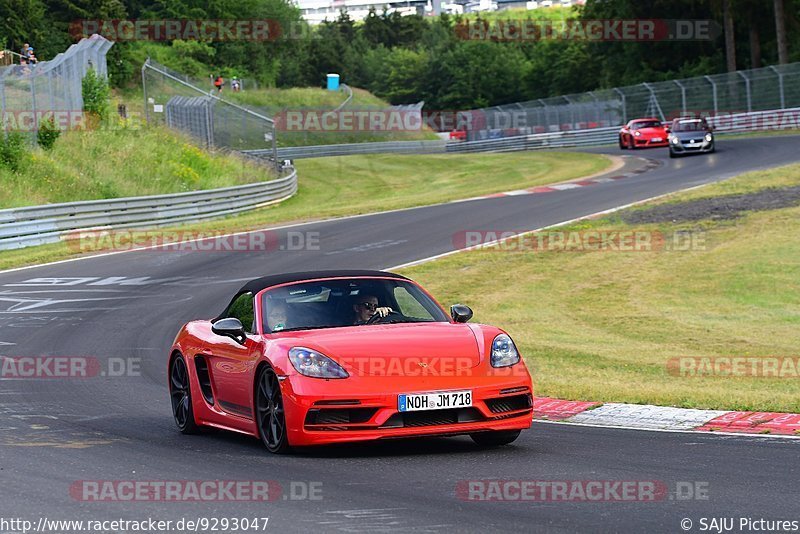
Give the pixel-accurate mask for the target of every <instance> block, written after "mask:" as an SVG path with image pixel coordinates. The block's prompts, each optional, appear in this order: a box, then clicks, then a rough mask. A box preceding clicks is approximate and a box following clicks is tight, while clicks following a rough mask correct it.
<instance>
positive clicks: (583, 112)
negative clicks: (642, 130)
mask: <svg viewBox="0 0 800 534" xmlns="http://www.w3.org/2000/svg"><path fill="white" fill-rule="evenodd" d="M797 107H800V63H792V64H788V65H780V66H772V67H765V68H761V69H752V70H743V71H737V72H733V73H726V74H715V75H712V76H698V77H695V78H687V79H682V80H670V81H666V82H654V83H641V84H638V85H631V86H627V87H616V88H613V89H603V90H598V91H589V92H588V93H580V94H572V95H563V96H558V97H553V98H543V99H539V100H532V101H528V102H518V103H515V104H508V105H504V106H495V107H492V108H484V109H477V110H471V111H467V112H461V113H460V117H459V119H460V120H459V125H460V128H459V129H463V130H466V131H467V139H468V140H470V141H472V140H480V139H491V138H500V137H509V136H515V135H528V134H534V133H545V132H556V131H567V130H581V129H587V128H604V127H609V126H620V125H622V124H624V123H626V122H627V121H629V120H631V119H636V118H640V117H656V118H658V119H660V120H662V121H667V120H670V119H672V118H675V117H678V116H687V115H691V116H705V117H719V116H725V115H736V114H740V113H750V112H754V111H766V110H778V109H788V108H797Z"/></svg>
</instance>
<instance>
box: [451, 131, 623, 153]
mask: <svg viewBox="0 0 800 534" xmlns="http://www.w3.org/2000/svg"><path fill="white" fill-rule="evenodd" d="M618 135H619V128H596V129H593V130H574V131H569V132H550V133H540V134H531V135H519V136H516V137H502V138H499V139H483V140H481V141H462V142H460V143H450V144H448V145H447V152H513V151H517V150H542V149H547V148H567V147H575V146H599V145H608V144H611V143H616V142H617V136H618Z"/></svg>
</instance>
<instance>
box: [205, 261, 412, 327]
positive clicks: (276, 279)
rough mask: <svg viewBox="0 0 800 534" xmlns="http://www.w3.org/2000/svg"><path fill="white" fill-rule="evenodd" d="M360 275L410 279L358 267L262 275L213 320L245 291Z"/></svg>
mask: <svg viewBox="0 0 800 534" xmlns="http://www.w3.org/2000/svg"><path fill="white" fill-rule="evenodd" d="M359 277H362V278H363V277H383V278H395V279H397V280H408V278H406V277H405V276H403V275H400V274H395V273H390V272H387V271H370V270H358V269H341V270H337V271H305V272H298V273H282V274H273V275H270V276H262V277H261V278H256V279H255V280H250V281H249V282H247V283H246V284H245V285H243V286H242V288H241V289H240V290H239V291H237V292H236V294H235V295H234V296H233V298H232V299H231V300H230V302H229V303H228V305H227V306H226V307H225V311H224V312H222V313H221V314H219V315H218V316H217V317H216V318H214V319H212V321H216V320H219V319H222V318H224V317H228V310H230V307H231V305H232V304H233V302H234V301H235V300H236V299H237V298H239V295H242V294H244V293H252V294H253V295H255V294H256V293H258V292H259V291H261V290H262V289H267V288H268V287H273V286H279V285H281V284H290V283H292V282H302V281H304V280H318V279H321V278H359Z"/></svg>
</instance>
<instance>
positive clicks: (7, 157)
mask: <svg viewBox="0 0 800 534" xmlns="http://www.w3.org/2000/svg"><path fill="white" fill-rule="evenodd" d="M26 153H27V147H26V146H25V137H24V136H23V135H22V134H21V133H20V132H8V133H7V134H6V135H5V136H4V135H3V134H2V133H0V165H2V166H3V167H6V168H7V169H10V170H12V171H15V172H16V171H18V170H19V168H20V164H21V163H22V158H23V157H24V156H25V154H26Z"/></svg>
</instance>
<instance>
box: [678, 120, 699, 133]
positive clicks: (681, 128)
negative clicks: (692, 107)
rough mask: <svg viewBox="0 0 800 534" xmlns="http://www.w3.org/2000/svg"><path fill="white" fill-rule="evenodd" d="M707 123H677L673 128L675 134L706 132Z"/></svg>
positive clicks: (696, 121) (693, 121) (695, 121)
mask: <svg viewBox="0 0 800 534" xmlns="http://www.w3.org/2000/svg"><path fill="white" fill-rule="evenodd" d="M705 130H706V123H705V122H704V121H702V120H700V119H695V120H690V121H675V124H674V125H673V126H672V131H673V132H704V131H705Z"/></svg>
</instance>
